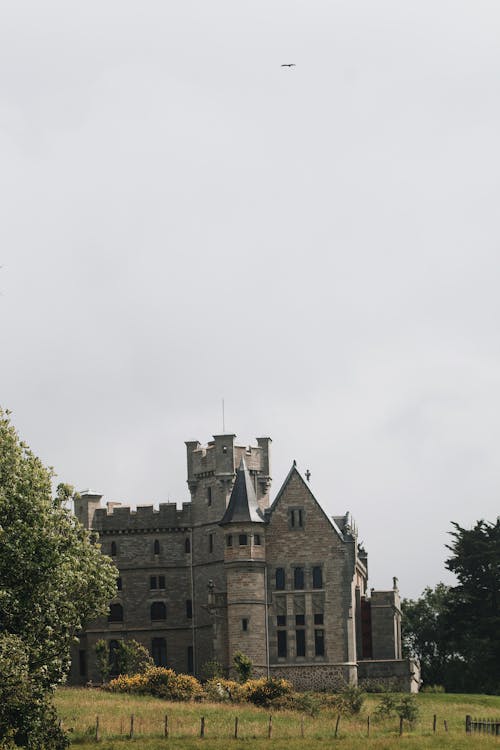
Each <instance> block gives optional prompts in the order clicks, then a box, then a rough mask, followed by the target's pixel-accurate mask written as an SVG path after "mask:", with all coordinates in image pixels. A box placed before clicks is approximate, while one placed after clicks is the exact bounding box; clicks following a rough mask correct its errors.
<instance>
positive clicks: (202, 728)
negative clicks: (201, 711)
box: [200, 716, 205, 737]
mask: <svg viewBox="0 0 500 750" xmlns="http://www.w3.org/2000/svg"><path fill="white" fill-rule="evenodd" d="M204 736H205V717H204V716H202V717H201V721H200V737H204Z"/></svg>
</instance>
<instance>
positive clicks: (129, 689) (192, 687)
mask: <svg viewBox="0 0 500 750" xmlns="http://www.w3.org/2000/svg"><path fill="white" fill-rule="evenodd" d="M107 689H108V690H111V691H113V692H119V693H143V694H147V695H154V696H156V697H158V698H164V699H166V700H171V701H189V700H192V699H193V698H195V697H197V696H199V695H201V692H202V689H201V685H200V683H199V682H198V680H197V679H196V677H193V676H192V675H190V674H176V673H175V672H174V670H173V669H165V667H150V668H149V669H147V670H146V671H145V672H144V674H136V675H132V676H126V675H120V676H119V677H116V679H114V680H111V682H109V683H108V685H107Z"/></svg>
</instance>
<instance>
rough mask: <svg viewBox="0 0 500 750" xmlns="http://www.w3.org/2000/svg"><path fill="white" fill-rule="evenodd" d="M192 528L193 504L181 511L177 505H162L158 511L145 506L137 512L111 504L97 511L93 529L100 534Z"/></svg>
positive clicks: (127, 507) (183, 507)
mask: <svg viewBox="0 0 500 750" xmlns="http://www.w3.org/2000/svg"><path fill="white" fill-rule="evenodd" d="M109 506H111V507H109ZM190 526H191V503H184V504H183V506H182V509H181V510H179V509H178V508H177V505H176V504H175V503H160V505H159V508H158V509H155V508H154V506H153V505H144V506H139V507H138V508H137V509H135V510H133V509H132V508H130V507H129V506H117V505H116V504H111V503H110V504H108V508H98V509H97V510H96V511H95V513H94V523H93V528H94V529H95V530H96V531H98V532H99V533H100V534H109V533H121V534H126V533H139V532H143V533H144V532H155V531H156V532H158V531H167V530H171V529H185V528H189V527H190Z"/></svg>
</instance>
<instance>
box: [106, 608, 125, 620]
mask: <svg viewBox="0 0 500 750" xmlns="http://www.w3.org/2000/svg"><path fill="white" fill-rule="evenodd" d="M108 622H123V607H122V605H121V604H110V605H109V615H108Z"/></svg>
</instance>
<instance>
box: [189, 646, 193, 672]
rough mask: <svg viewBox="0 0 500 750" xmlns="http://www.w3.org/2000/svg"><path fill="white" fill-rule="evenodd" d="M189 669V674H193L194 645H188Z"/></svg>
mask: <svg viewBox="0 0 500 750" xmlns="http://www.w3.org/2000/svg"><path fill="white" fill-rule="evenodd" d="M187 671H188V674H193V672H194V657H193V647H192V646H188V647H187Z"/></svg>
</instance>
